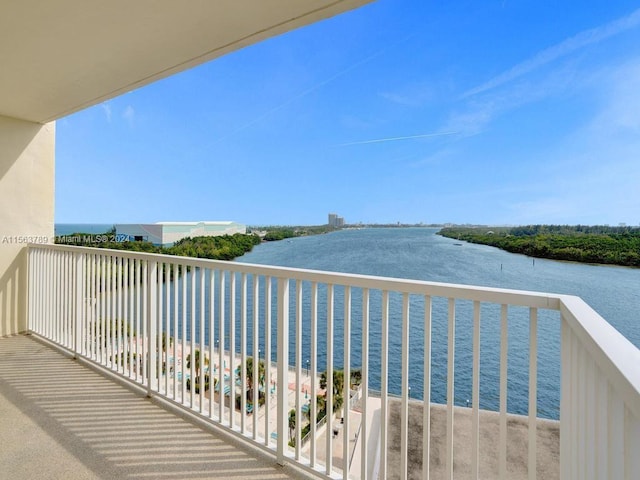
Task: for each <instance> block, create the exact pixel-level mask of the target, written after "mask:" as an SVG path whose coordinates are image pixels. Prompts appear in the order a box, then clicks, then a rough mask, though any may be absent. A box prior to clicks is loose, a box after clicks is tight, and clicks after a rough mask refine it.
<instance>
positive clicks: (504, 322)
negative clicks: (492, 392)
mask: <svg viewBox="0 0 640 480" xmlns="http://www.w3.org/2000/svg"><path fill="white" fill-rule="evenodd" d="M508 328H509V324H508V307H507V305H504V304H503V305H502V306H501V307H500V440H499V444H498V445H499V446H498V463H499V466H498V471H499V474H500V480H506V479H507V381H508V380H507V378H508V377H507V372H508V368H507V367H508V356H507V354H508V352H509V330H508Z"/></svg>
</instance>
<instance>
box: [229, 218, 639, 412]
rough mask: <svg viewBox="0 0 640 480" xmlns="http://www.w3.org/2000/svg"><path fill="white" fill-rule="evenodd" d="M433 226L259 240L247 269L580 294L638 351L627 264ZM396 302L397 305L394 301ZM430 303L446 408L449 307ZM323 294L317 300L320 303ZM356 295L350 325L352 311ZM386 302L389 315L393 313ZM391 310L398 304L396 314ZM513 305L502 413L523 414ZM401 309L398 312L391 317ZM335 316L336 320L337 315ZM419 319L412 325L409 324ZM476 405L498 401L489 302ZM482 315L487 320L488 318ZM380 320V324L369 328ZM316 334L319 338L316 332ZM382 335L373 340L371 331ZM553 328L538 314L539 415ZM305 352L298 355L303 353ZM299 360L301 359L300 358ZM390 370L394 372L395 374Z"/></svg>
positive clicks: (464, 323) (551, 402) (460, 344)
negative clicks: (502, 243)
mask: <svg viewBox="0 0 640 480" xmlns="http://www.w3.org/2000/svg"><path fill="white" fill-rule="evenodd" d="M437 231H438V230H437V229H433V228H391V229H375V228H374V229H362V230H343V231H339V232H334V233H331V234H326V235H317V236H311V237H301V238H296V239H292V240H286V241H280V242H272V243H264V244H262V245H259V246H257V247H256V248H254V250H253V251H252V252H250V253H248V254H246V255H244V256H243V257H240V258H238V259H237V261H239V262H244V263H257V264H266V265H280V266H286V267H297V268H309V269H316V270H329V271H338V272H345V273H358V274H367V275H379V276H389V277H398V278H407V279H416V280H428V281H435V282H446V283H459V284H466V285H479V286H487V287H499V288H510V289H518V290H528V291H539V292H550V293H562V294H571V295H577V296H580V297H581V298H583V299H584V300H585V301H586V302H587V303H588V304H589V305H591V306H592V307H593V308H594V309H595V310H596V311H597V312H598V313H600V314H601V315H602V316H603V317H604V318H605V319H606V320H607V321H609V322H610V323H611V324H612V325H613V326H614V327H615V328H616V329H617V330H619V331H620V332H621V333H622V334H623V335H624V336H625V337H627V338H628V339H629V340H631V342H632V343H634V344H635V345H636V346H640V319H639V313H638V312H640V270H638V269H632V268H624V267H611V266H599V265H586V264H578V263H570V262H558V261H552V260H543V259H535V260H534V259H532V258H530V257H526V256H524V255H517V254H511V253H508V252H504V251H501V250H499V249H496V248H493V247H488V246H484V245H475V244H469V243H464V242H463V243H462V244H461V245H460V243H461V242H458V241H455V240H451V239H448V238H444V237H441V236H439V235H436V232H437ZM399 300H400V299H399V298H397V299H396V302H395V303H396V307H398V305H399ZM439 300H442V302H438V301H435V302H434V307H433V308H434V321H433V322H434V323H433V327H432V328H433V338H434V344H433V345H432V358H433V371H432V382H431V383H432V385H431V389H432V400H433V401H435V402H438V403H444V402H446V358H447V346H446V338H447V330H446V328H447V325H446V301H444V299H439ZM321 302H322V292H321V295H320V302H319V304H320V305H322V303H321ZM340 302H341V298H340V295H339V294H337V295H336V312H340V311H341V310H340V308H341V307H340ZM376 302H378V303H377V305H379V300H378V299H376V298H374V297H372V299H371V304H372V307H371V309H372V314H371V322H372V324H371V338H370V343H371V352H370V355H371V362H372V368H371V375H372V378H371V383H372V386H373V388H375V386H376V384H377V385H379V373H378V372H379V360H378V359H379V336H378V337H377V338H378V341H377V342H376V333H377V332H379V331H380V326H379V314H376V308H378V311H379V307H376ZM357 304H358V299H357V295H354V299H353V305H354V306H355V307H354V308H355V311H354V316H353V318H354V319H357V318H358V314H357V308H358V307H357ZM393 307H394V306H393V301H392V307H391V308H392V311H393ZM471 308H472V306H471V304H470V302H467V304H465V303H462V304H461V305H456V311H457V317H458V316H459V317H460V320H459V321H457V324H456V362H455V367H456V380H455V389H456V396H455V403H456V404H458V405H464V404H466V402H467V400H470V397H471V374H472V371H471V370H472V369H471V365H472V361H471V353H472V352H471V345H472V344H471V341H472V322H471V321H470V320H471V317H472V315H471ZM397 310H398V308H396V311H397ZM513 310H514V311H513V312H512V311H511V309H510V313H509V394H508V402H509V411H511V412H514V413H521V414H526V413H527V408H528V407H527V404H528V365H529V359H528V345H529V338H528V334H529V331H528V310H526V309H520V311H518V309H517V308H515V309H513ZM398 313H399V312H398ZM338 316H339V315H338ZM414 317H415V318H416V321H414V320H413V318H414ZM482 318H483V324H482V325H483V326H482V333H481V338H482V342H481V399H480V403H481V406H482V407H483V408H488V409H494V410H496V409H497V408H498V405H499V397H498V385H499V383H498V382H499V350H498V349H499V335H500V326H499V308H498V307H497V306H493V305H489V306H487V308H486V309H485V307H484V306H483V310H482ZM485 318H486V319H487V320H485ZM376 319H378V320H377V321H378V325H376ZM419 319H420V314H419V312H416V315H412V322H411V333H410V352H412V353H413V355H410V372H413V371H416V372H418V373H417V374H416V375H415V376H413V377H410V380H409V383H410V386H411V388H412V397H413V396H415V397H416V398H421V397H422V390H423V385H422V351H423V345H422V343H421V342H422V338H423V329H422V322H421V321H420V320H419ZM303 328H304V329H305V330H303V332H304V333H305V335H304V341H303V352H306V351H309V350H308V348H309V345H308V335H307V334H306V333H307V329H308V326H305V327H303ZM319 332H323V330H322V326H320V327H319ZM359 332H360V330H359V324H358V323H357V321H356V320H354V325H353V328H352V345H354V346H356V347H355V349H354V351H353V352H352V361H353V366H357V365H358V362H359V351H358V348H357V346H358V345H360V343H361V339H360V337H359ZM335 334H336V342H335V343H336V346H338V349H337V350H336V352H335V356H336V360H337V365H340V362H341V354H342V353H341V351H340V350H339V348H340V346H341V344H342V339H341V335H342V331H341V328H340V326H339V325H336V328H335ZM378 335H379V334H378ZM399 336H400V327H399V325H396V328H395V329H394V325H393V321H392V325H391V330H390V372H392V375H390V385H389V389H390V391H391V392H395V393H399V389H400V370H399V367H400V346H401V345H400V342H399ZM559 340H560V323H559V314H558V313H557V312H549V311H544V310H541V311H540V312H539V325H538V363H539V366H538V409H539V415H540V416H543V417H547V418H558V415H559V382H560V363H559V362H560V356H559V345H560V342H559ZM323 342H325V340H324V339H321V340H320V342H319V345H318V352H319V365H322V364H323V359H324V353H325V351H326V350H325V348H326V345H325V343H323ZM303 355H304V353H303ZM303 362H304V360H303ZM393 372H397V375H393Z"/></svg>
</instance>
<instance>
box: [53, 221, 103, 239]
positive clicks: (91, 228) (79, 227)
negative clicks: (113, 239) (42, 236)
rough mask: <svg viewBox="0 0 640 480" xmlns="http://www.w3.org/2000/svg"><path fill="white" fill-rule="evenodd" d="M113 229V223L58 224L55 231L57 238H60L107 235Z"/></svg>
mask: <svg viewBox="0 0 640 480" xmlns="http://www.w3.org/2000/svg"><path fill="white" fill-rule="evenodd" d="M112 228H113V224H112V223H109V224H106V223H56V224H55V226H54V231H55V235H56V237H58V236H60V235H71V234H72V233H92V234H98V233H105V232H107V231H109V230H111V229H112Z"/></svg>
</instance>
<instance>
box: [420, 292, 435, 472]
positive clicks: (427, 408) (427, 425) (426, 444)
mask: <svg viewBox="0 0 640 480" xmlns="http://www.w3.org/2000/svg"><path fill="white" fill-rule="evenodd" d="M432 309H433V304H432V300H431V297H430V296H429V295H425V297H424V359H423V361H424V364H423V367H422V370H423V375H424V382H423V383H424V395H423V399H422V401H423V406H422V479H423V480H429V476H430V472H429V468H430V466H431V458H430V454H431V315H432Z"/></svg>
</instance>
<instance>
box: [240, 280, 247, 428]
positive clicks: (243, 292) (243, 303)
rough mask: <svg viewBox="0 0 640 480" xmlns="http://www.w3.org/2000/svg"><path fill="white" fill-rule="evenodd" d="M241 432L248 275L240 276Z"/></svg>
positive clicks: (243, 423) (244, 408) (244, 416)
mask: <svg viewBox="0 0 640 480" xmlns="http://www.w3.org/2000/svg"><path fill="white" fill-rule="evenodd" d="M240 431H241V432H242V433H245V432H246V431H247V274H246V273H243V274H242V275H241V276H240Z"/></svg>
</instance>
